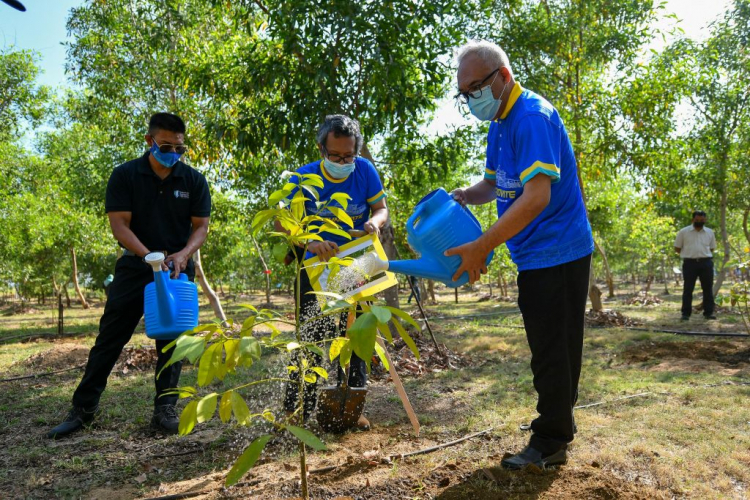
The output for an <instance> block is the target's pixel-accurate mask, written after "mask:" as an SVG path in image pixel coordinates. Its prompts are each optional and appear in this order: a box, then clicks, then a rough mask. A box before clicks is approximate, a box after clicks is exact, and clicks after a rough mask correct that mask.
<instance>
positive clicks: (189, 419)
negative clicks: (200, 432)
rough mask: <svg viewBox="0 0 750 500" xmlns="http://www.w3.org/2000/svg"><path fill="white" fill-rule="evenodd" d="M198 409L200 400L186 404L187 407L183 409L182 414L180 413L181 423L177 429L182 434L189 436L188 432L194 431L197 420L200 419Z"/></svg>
mask: <svg viewBox="0 0 750 500" xmlns="http://www.w3.org/2000/svg"><path fill="white" fill-rule="evenodd" d="M197 410H198V401H191V402H189V403H188V404H187V405H186V406H185V409H184V410H182V414H180V423H179V425H178V426H177V430H178V431H179V433H180V436H187V435H188V434H190V433H191V432H193V429H194V428H195V424H196V421H197V419H198V415H197Z"/></svg>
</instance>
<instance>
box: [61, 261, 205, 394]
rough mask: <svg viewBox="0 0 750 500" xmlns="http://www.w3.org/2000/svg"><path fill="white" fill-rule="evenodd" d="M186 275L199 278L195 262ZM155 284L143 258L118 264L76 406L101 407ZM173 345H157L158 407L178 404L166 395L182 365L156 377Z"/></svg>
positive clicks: (176, 380)
mask: <svg viewBox="0 0 750 500" xmlns="http://www.w3.org/2000/svg"><path fill="white" fill-rule="evenodd" d="M185 274H187V275H188V278H189V279H190V281H192V280H193V279H194V277H195V268H194V266H193V261H192V259H191V260H189V261H188V266H187V269H186V270H185ZM152 281H154V272H153V271H152V270H151V266H149V265H147V264H145V263H144V262H142V261H141V259H140V258H139V257H131V256H124V257H121V258H120V259H119V260H118V261H117V265H116V266H115V278H114V281H113V282H112V285H111V288H110V290H109V297H108V298H107V304H106V305H105V306H104V314H103V315H102V317H101V320H100V321H99V335H98V336H97V337H96V342H95V343H94V347H92V348H91V352H90V353H89V359H88V362H87V363H86V371H85V373H84V374H83V379H82V380H81V383H80V384H78V388H77V389H76V390H75V392H74V393H73V405H74V406H81V407H84V408H92V407H94V406H96V405H98V404H99V398H100V397H101V395H102V393H103V392H104V389H105V388H106V387H107V378H108V377H109V374H110V373H111V372H112V368H114V366H115V363H116V362H117V358H119V357H120V353H121V352H122V349H123V348H124V347H125V344H127V343H128V341H130V337H131V336H132V335H133V331H134V330H135V327H136V326H138V322H139V321H140V320H141V317H143V291H144V288H145V287H146V285H148V284H149V283H151V282H152ZM169 342H170V341H169V340H157V341H156V352H157V361H156V371H155V373H154V379H155V385H156V396H155V397H154V404H155V405H156V404H159V405H164V404H175V403H176V402H177V396H176V395H164V392H165V391H167V390H169V389H173V388H175V387H177V384H178V382H179V379H180V372H181V370H182V363H181V362H180V363H174V364H173V365H171V366H169V367H168V368H167V369H166V370H164V372H162V374H161V376H160V377H159V378H156V374H158V373H159V371H160V370H161V369H162V367H163V366H164V365H165V364H166V362H167V361H168V360H169V358H170V357H171V356H172V349H170V350H169V351H167V352H166V353H162V352H161V350H162V348H164V346H166V345H167V344H169Z"/></svg>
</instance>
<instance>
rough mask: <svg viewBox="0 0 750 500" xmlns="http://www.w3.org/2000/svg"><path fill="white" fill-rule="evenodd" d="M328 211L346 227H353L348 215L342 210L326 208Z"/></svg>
mask: <svg viewBox="0 0 750 500" xmlns="http://www.w3.org/2000/svg"><path fill="white" fill-rule="evenodd" d="M328 210H330V211H331V213H332V214H333V215H335V216H336V218H338V220H340V221H341V222H343V223H344V224H346V225H347V226H349V227H354V222H352V218H351V217H349V214H348V213H346V210H344V209H343V208H339V207H332V206H328Z"/></svg>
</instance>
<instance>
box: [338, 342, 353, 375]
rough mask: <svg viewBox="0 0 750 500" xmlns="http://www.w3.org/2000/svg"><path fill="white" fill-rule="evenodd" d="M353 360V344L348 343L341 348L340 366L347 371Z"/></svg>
mask: <svg viewBox="0 0 750 500" xmlns="http://www.w3.org/2000/svg"><path fill="white" fill-rule="evenodd" d="M351 360H352V343H351V342H347V343H346V344H344V345H343V346H341V352H339V364H340V365H341V368H344V369H346V365H348V364H349V362H350V361H351Z"/></svg>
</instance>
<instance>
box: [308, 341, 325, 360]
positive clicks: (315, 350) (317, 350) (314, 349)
mask: <svg viewBox="0 0 750 500" xmlns="http://www.w3.org/2000/svg"><path fill="white" fill-rule="evenodd" d="M305 349H307V350H308V351H310V352H312V353H315V354H317V355H318V356H320V357H321V358H322V357H324V356H325V354H324V353H323V349H321V348H320V347H319V346H317V345H315V344H312V343H309V344H305Z"/></svg>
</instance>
